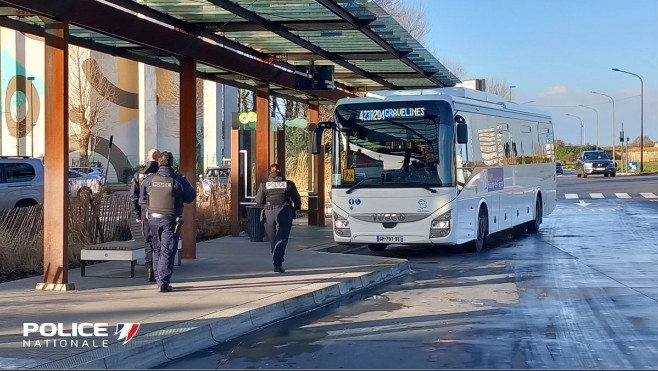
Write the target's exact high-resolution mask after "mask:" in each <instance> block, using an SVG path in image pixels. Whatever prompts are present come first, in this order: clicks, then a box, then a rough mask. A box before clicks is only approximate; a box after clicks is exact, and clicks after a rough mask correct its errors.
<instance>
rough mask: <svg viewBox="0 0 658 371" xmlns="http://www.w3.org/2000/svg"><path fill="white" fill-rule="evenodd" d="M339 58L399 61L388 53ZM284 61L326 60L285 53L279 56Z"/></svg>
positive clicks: (314, 56)
mask: <svg viewBox="0 0 658 371" xmlns="http://www.w3.org/2000/svg"><path fill="white" fill-rule="evenodd" d="M336 55H337V56H339V57H340V58H343V59H345V60H362V61H383V60H397V59H399V58H398V57H397V56H395V55H393V54H391V53H388V52H360V53H336ZM277 56H281V58H282V59H283V60H287V61H317V60H324V58H323V57H322V56H319V55H317V54H315V53H285V54H277Z"/></svg>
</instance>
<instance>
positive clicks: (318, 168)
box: [307, 99, 325, 227]
mask: <svg viewBox="0 0 658 371" xmlns="http://www.w3.org/2000/svg"><path fill="white" fill-rule="evenodd" d="M307 115H308V122H309V124H317V123H318V122H319V121H320V102H319V101H318V100H317V99H313V100H310V101H309V105H308V113H307ZM313 162H314V163H315V166H314V170H315V171H314V174H313V184H314V186H315V187H314V189H315V192H316V194H317V205H316V207H315V211H314V212H309V215H308V224H309V225H317V226H320V227H324V225H325V223H324V202H325V196H324V194H325V191H324V150H323V151H321V152H320V154H317V155H313ZM309 206H310V205H309Z"/></svg>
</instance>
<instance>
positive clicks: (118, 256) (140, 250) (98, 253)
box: [80, 218, 182, 278]
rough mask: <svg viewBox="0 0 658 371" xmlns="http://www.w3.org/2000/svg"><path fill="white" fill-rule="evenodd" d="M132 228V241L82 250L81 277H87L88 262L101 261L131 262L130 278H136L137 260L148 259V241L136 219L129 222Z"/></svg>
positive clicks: (109, 243) (178, 253) (93, 246)
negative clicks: (146, 245) (86, 267)
mask: <svg viewBox="0 0 658 371" xmlns="http://www.w3.org/2000/svg"><path fill="white" fill-rule="evenodd" d="M128 225H129V227H130V235H131V237H132V240H130V241H110V242H105V243H99V244H95V245H91V246H88V247H85V248H83V249H82V250H80V264H81V266H80V275H81V276H83V277H84V276H85V273H86V272H85V266H86V264H85V262H86V261H87V260H100V261H130V278H133V277H135V265H137V260H139V259H144V258H145V257H146V247H145V244H146V241H145V240H144V232H143V231H142V225H141V223H137V221H136V220H134V219H132V218H131V219H129V220H128ZM181 246H182V244H181V243H179V244H178V249H177V250H178V251H177V255H178V263H177V264H176V265H178V266H180V265H181V257H180V249H181Z"/></svg>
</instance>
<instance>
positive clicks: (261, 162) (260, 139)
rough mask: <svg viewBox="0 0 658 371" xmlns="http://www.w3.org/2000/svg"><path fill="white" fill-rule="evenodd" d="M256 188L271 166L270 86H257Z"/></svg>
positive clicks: (265, 177)
mask: <svg viewBox="0 0 658 371" xmlns="http://www.w3.org/2000/svg"><path fill="white" fill-rule="evenodd" d="M256 117H257V118H256V146H255V147H256V190H257V189H258V187H259V186H260V184H261V183H262V182H264V181H265V180H266V179H267V174H268V173H269V166H270V87H269V85H268V84H262V83H259V84H258V86H257V87H256Z"/></svg>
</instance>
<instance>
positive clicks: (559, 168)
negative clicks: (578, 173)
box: [555, 162, 564, 174]
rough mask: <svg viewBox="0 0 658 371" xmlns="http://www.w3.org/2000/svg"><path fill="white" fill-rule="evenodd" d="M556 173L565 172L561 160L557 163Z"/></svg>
mask: <svg viewBox="0 0 658 371" xmlns="http://www.w3.org/2000/svg"><path fill="white" fill-rule="evenodd" d="M555 174H564V168H563V167H562V163H561V162H556V163H555Z"/></svg>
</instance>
